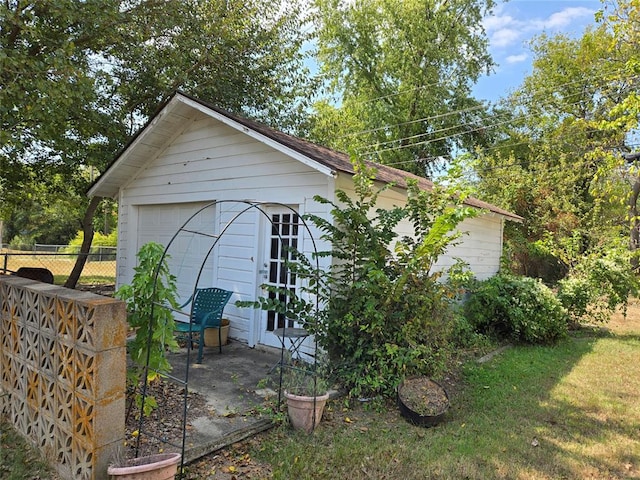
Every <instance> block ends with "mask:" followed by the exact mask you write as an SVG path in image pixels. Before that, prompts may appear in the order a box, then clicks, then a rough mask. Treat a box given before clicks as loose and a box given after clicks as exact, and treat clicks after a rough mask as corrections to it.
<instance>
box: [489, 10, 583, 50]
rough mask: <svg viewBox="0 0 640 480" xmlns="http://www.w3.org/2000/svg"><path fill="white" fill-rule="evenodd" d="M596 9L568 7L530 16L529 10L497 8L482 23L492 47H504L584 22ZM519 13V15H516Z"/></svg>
mask: <svg viewBox="0 0 640 480" xmlns="http://www.w3.org/2000/svg"><path fill="white" fill-rule="evenodd" d="M594 13H595V10H593V9H590V8H586V7H567V8H564V9H562V10H560V11H559V12H554V13H551V14H550V15H549V16H547V17H545V18H540V17H533V16H528V17H527V15H530V11H529V12H524V11H519V12H513V13H509V14H507V13H506V12H505V11H504V9H502V8H501V9H500V10H496V12H495V13H494V15H492V16H490V17H486V18H485V19H484V20H483V22H482V24H483V26H484V28H485V30H486V32H487V35H488V36H489V40H490V43H491V46H492V47H497V48H502V47H508V46H510V45H513V44H514V43H515V42H517V41H519V40H524V39H525V38H531V36H533V35H536V34H538V33H540V32H542V31H544V30H556V31H557V30H561V29H566V28H567V27H569V26H570V25H572V24H574V23H583V22H584V20H585V18H593V15H594ZM516 14H517V17H518V18H517V17H516V16H514V15H516Z"/></svg>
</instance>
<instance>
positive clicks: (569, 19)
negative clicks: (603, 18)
mask: <svg viewBox="0 0 640 480" xmlns="http://www.w3.org/2000/svg"><path fill="white" fill-rule="evenodd" d="M594 13H595V10H591V9H590V8H584V7H569V8H565V9H564V10H562V11H560V12H556V13H553V14H551V15H550V16H549V18H547V19H546V20H542V21H541V22H539V23H538V22H535V24H536V26H539V28H540V29H547V28H551V29H556V28H564V27H566V26H568V25H571V24H572V23H573V22H574V21H575V20H580V19H583V18H585V17H587V18H589V17H591V18H593V15H594Z"/></svg>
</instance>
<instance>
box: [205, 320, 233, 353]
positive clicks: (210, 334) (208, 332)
mask: <svg viewBox="0 0 640 480" xmlns="http://www.w3.org/2000/svg"><path fill="white" fill-rule="evenodd" d="M220 323H221V324H222V326H221V327H220V335H221V336H222V345H226V344H227V341H228V338H229V328H230V327H231V325H230V323H229V319H227V318H223V319H222V321H221V322H220ZM204 345H205V347H218V346H220V340H219V338H218V328H217V327H212V328H205V329H204Z"/></svg>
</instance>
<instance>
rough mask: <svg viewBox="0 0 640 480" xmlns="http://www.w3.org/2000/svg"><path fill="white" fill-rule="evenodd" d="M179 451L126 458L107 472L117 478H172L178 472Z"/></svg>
mask: <svg viewBox="0 0 640 480" xmlns="http://www.w3.org/2000/svg"><path fill="white" fill-rule="evenodd" d="M180 457H181V455H180V454H179V453H159V454H157V455H149V456H147V457H138V458H132V459H131V460H126V461H125V462H124V464H123V465H120V466H111V467H109V468H108V469H107V473H108V474H109V475H111V476H112V477H114V478H116V479H117V480H142V479H144V480H172V479H174V478H175V477H176V474H177V473H178V463H179V462H180Z"/></svg>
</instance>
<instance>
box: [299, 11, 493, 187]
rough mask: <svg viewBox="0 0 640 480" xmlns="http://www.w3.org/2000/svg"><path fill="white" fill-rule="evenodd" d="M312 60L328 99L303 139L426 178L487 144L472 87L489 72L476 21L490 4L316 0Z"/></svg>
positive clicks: (484, 42)
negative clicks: (465, 150) (460, 153)
mask: <svg viewBox="0 0 640 480" xmlns="http://www.w3.org/2000/svg"><path fill="white" fill-rule="evenodd" d="M316 5H317V6H318V11H319V14H318V58H319V62H320V68H321V73H322V75H323V78H325V79H327V84H326V87H327V89H328V92H329V94H330V95H331V96H332V97H333V99H334V100H323V101H321V102H318V103H317V105H316V114H317V118H315V119H314V122H313V125H311V127H310V131H311V133H310V135H312V136H313V137H314V138H316V139H318V140H320V141H325V142H326V141H329V142H330V143H331V146H332V147H335V148H338V149H341V150H344V151H352V152H356V153H358V154H359V155H362V156H364V157H365V158H370V159H372V160H376V161H380V162H382V163H386V164H390V165H391V164H392V165H398V166H400V167H401V168H403V169H405V170H409V171H413V172H414V173H417V174H419V175H426V174H430V173H432V172H433V171H434V170H435V169H436V168H437V167H438V166H441V164H442V162H441V161H440V160H441V159H442V157H447V156H449V155H451V153H452V152H453V151H454V150H455V149H456V148H459V147H470V146H471V145H474V144H480V145H483V144H486V143H487V141H488V140H490V138H489V135H488V134H487V132H486V130H485V129H483V128H481V127H480V125H481V124H482V121H483V118H484V117H485V116H486V112H485V108H484V106H483V105H482V104H481V103H480V102H478V101H476V100H474V99H473V98H472V96H471V86H472V85H473V83H474V82H475V81H476V80H477V79H478V78H479V76H480V75H482V74H483V73H487V72H489V70H490V69H491V67H492V66H493V63H492V60H491V58H490V56H489V54H488V53H487V39H486V37H485V35H484V31H483V29H482V26H481V25H482V18H483V16H484V15H485V14H487V13H488V12H489V11H490V10H491V8H492V7H493V5H494V2H493V0H451V1H447V2H440V1H435V0H402V1H400V0H366V1H360V2H346V1H342V0H317V1H316Z"/></svg>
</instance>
